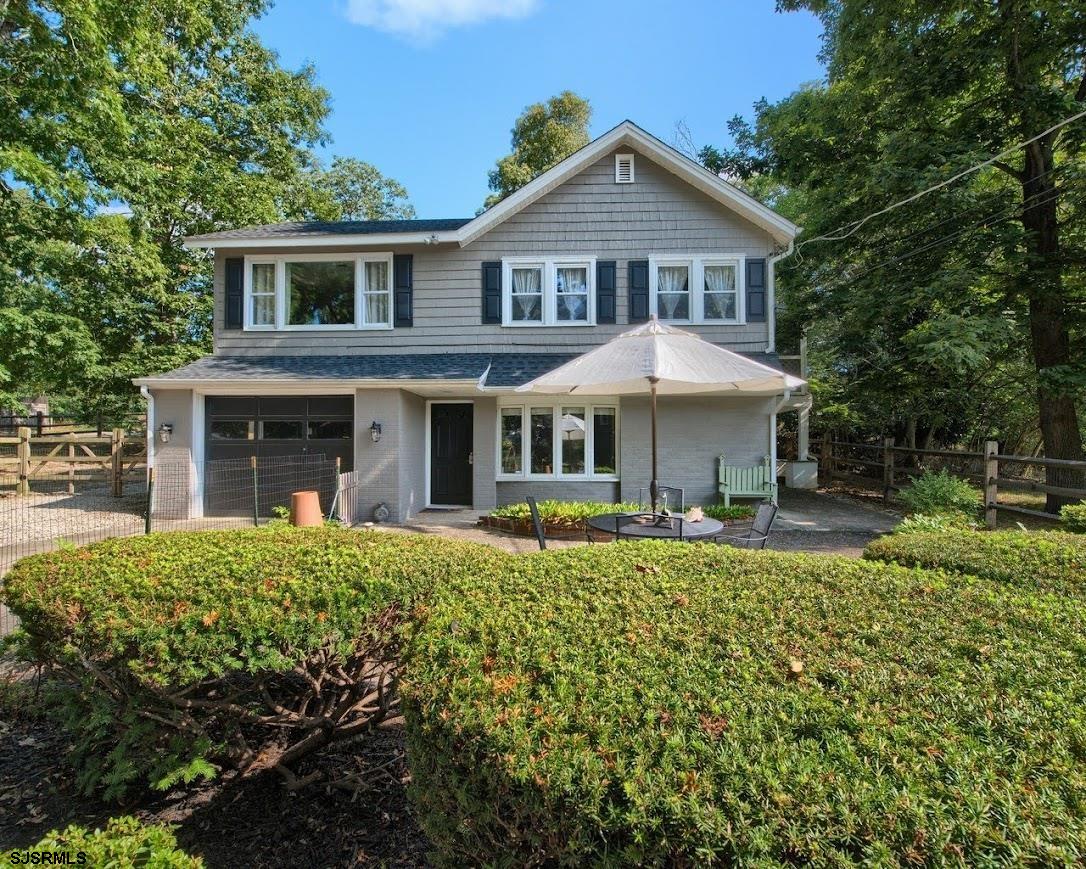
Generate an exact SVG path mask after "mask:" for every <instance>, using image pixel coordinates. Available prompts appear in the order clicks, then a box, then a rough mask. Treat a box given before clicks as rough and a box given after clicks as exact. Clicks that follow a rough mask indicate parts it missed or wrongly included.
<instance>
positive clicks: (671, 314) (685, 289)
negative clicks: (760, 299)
mask: <svg viewBox="0 0 1086 869" xmlns="http://www.w3.org/2000/svg"><path fill="white" fill-rule="evenodd" d="M742 262H743V261H742V257H739V256H734V257H733V256H697V257H693V256H692V257H656V258H653V259H651V260H650V261H649V292H650V295H651V297H652V309H653V310H655V312H656V316H657V317H658V318H659V319H660V320H662V321H666V322H676V323H741V322H743V317H744V311H743V304H742V281H741V275H742V271H743V270H742Z"/></svg>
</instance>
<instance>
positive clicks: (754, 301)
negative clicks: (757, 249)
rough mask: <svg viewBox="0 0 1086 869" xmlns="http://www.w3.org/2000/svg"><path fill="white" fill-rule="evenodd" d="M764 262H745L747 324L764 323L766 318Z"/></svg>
mask: <svg viewBox="0 0 1086 869" xmlns="http://www.w3.org/2000/svg"><path fill="white" fill-rule="evenodd" d="M765 280H766V274H765V260H764V259H748V260H747V322H748V323H764V322H765V317H766V309H765V305H766V298H765V290H766V287H765Z"/></svg>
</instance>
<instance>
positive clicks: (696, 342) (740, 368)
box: [517, 318, 805, 511]
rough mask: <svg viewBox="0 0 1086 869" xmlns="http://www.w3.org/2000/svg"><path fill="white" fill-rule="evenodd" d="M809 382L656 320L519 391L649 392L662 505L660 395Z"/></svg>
mask: <svg viewBox="0 0 1086 869" xmlns="http://www.w3.org/2000/svg"><path fill="white" fill-rule="evenodd" d="M804 385H805V381H803V380H800V379H799V378H798V377H792V376H791V375H789V374H785V373H784V372H781V371H778V370H777V369H775V368H770V367H769V366H768V365H763V364H762V363H760V362H755V361H754V360H753V359H748V358H747V357H746V356H741V355H740V354H738V353H733V352H732V351H731V350H725V349H724V348H723V347H718V346H717V345H716V344H711V343H709V342H708V341H706V340H704V339H703V338H701V337H700V336H698V335H695V334H694V333H693V332H685V331H683V330H682V329H676V328H674V327H673V326H665V325H663V324H662V323H659V322H657V321H656V319H655V318H653V319H651V320H650V321H649V322H647V323H645V324H644V325H642V326H638V327H637V328H636V329H631V330H630V331H629V332H624V333H623V334H621V335H619V336H618V337H617V338H613V339H611V340H610V341H608V342H607V343H606V344H604V345H603V346H602V347H597V348H596V349H595V350H590V351H588V352H587V353H585V354H584V355H582V356H578V357H577V358H576V359H573V360H571V361H570V362H567V363H566V364H565V365H562V366H561V367H559V368H556V369H554V370H553V371H550V372H548V373H546V374H544V375H542V376H541V377H537V378H536V379H535V380H532V381H530V382H528V383H525V384H524V385H523V386H518V387H517V392H537V393H545V394H550V395H555V394H558V395H644V394H645V393H646V392H647V393H649V395H650V396H651V397H652V483H651V484H650V486H649V493H650V496H651V498H652V509H653V510H654V511H655V509H656V494H657V490H658V485H657V481H656V396H657V394H659V395H708V394H720V395H724V394H738V395H751V396H758V395H764V396H771V395H779V394H781V393H783V392H785V391H787V390H791V389H797V388H799V387H801V386H804Z"/></svg>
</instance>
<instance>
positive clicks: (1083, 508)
mask: <svg viewBox="0 0 1086 869" xmlns="http://www.w3.org/2000/svg"><path fill="white" fill-rule="evenodd" d="M1060 524H1061V525H1063V527H1064V528H1066V529H1067V530H1068V531H1071V532H1073V533H1075V534H1086V501H1083V502H1082V503H1081V504H1066V505H1065V506H1064V507H1062V508H1061V509H1060Z"/></svg>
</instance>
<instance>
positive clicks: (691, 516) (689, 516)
mask: <svg viewBox="0 0 1086 869" xmlns="http://www.w3.org/2000/svg"><path fill="white" fill-rule="evenodd" d="M704 518H705V511H704V510H702V509H701V507H691V508H690V509H689V510H687V511H686V521H687V522H700V521H701V520H702V519H704Z"/></svg>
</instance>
